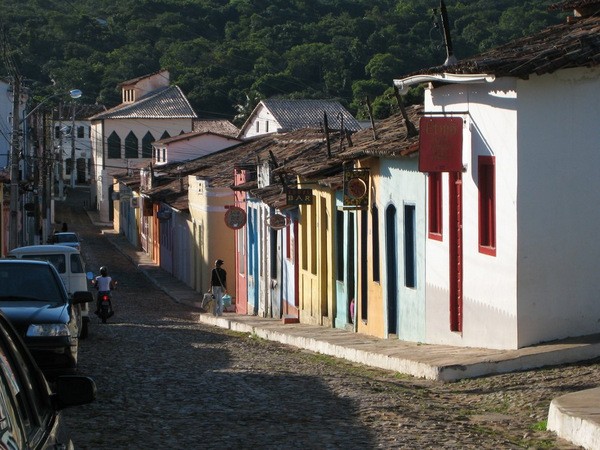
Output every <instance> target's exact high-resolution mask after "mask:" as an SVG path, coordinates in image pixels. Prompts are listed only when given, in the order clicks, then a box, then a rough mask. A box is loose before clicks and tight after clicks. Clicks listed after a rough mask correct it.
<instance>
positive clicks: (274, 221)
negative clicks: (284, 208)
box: [267, 214, 289, 230]
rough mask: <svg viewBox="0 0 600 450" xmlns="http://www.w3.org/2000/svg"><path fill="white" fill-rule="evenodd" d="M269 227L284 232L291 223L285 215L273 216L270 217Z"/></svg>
mask: <svg viewBox="0 0 600 450" xmlns="http://www.w3.org/2000/svg"><path fill="white" fill-rule="evenodd" d="M267 223H268V224H269V227H271V228H272V229H274V230H282V229H284V228H285V227H287V226H288V224H289V221H288V218H287V217H286V216H284V215H283V214H273V215H272V216H270V217H269V219H268V222H267Z"/></svg>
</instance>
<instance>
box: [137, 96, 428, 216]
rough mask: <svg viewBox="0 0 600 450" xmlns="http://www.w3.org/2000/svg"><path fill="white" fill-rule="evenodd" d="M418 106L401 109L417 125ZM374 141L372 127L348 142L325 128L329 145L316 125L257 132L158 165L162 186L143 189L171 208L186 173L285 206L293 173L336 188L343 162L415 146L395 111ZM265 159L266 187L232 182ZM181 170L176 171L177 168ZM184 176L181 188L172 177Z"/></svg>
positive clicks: (182, 196) (179, 198)
mask: <svg viewBox="0 0 600 450" xmlns="http://www.w3.org/2000/svg"><path fill="white" fill-rule="evenodd" d="M421 111H422V107H421V106H413V107H409V108H407V113H408V115H409V118H410V119H411V122H413V123H414V124H415V126H417V127H418V116H419V114H420V112H421ZM376 131H377V134H378V139H377V140H374V139H373V131H372V130H370V129H369V130H362V131H359V132H357V133H354V134H353V135H352V137H351V140H352V143H353V146H352V147H350V146H349V142H348V140H347V139H346V138H343V139H342V134H341V133H339V132H331V133H330V136H329V149H328V146H327V139H326V136H325V134H324V132H323V130H321V129H309V128H304V129H300V130H295V131H291V132H289V133H276V134H269V135H263V136H259V137H257V138H255V139H253V140H248V141H245V142H243V143H241V144H238V145H236V146H234V147H230V148H227V149H225V150H221V151H219V152H215V153H212V154H210V155H207V156H203V157H200V158H197V159H194V160H191V161H188V162H185V163H181V162H180V163H172V164H166V165H165V166H161V167H160V169H159V170H160V174H161V176H160V178H159V180H160V179H162V180H164V181H165V184H164V185H162V186H157V187H155V188H154V189H152V190H150V191H148V192H144V194H146V195H149V196H151V197H152V198H153V199H155V200H160V201H165V202H167V203H169V204H172V205H173V206H175V205H179V206H175V207H177V209H182V208H183V206H182V202H183V203H185V201H187V175H191V174H193V175H196V176H199V177H203V178H206V179H208V180H209V184H210V185H211V186H213V187H231V188H232V189H236V190H240V191H249V192H250V194H251V195H252V196H254V197H256V198H259V199H261V200H262V201H264V202H265V203H266V204H268V205H269V206H271V207H274V208H278V209H284V208H285V191H284V183H285V184H286V186H288V187H294V186H295V185H296V181H297V177H302V179H304V180H307V181H314V182H316V183H318V184H319V185H321V186H327V187H330V188H332V189H339V188H341V186H342V184H343V170H344V163H345V162H347V161H349V160H353V159H356V158H360V157H364V156H387V157H404V156H409V155H411V154H412V153H414V152H416V151H417V150H418V136H413V137H410V138H407V128H406V124H405V122H404V119H403V118H402V115H400V114H397V115H394V116H392V117H390V118H388V119H385V120H382V121H380V122H378V123H377V124H376ZM265 161H269V163H270V164H271V165H272V166H273V173H272V176H273V179H272V180H271V181H272V182H271V184H270V185H269V186H266V187H262V188H258V184H257V181H256V180H252V181H249V182H247V183H244V184H243V185H238V186H235V187H234V186H233V178H234V173H233V171H234V169H235V168H239V167H250V168H251V169H254V168H256V166H257V164H259V163H261V162H265ZM179 169H181V171H180V170H179ZM180 173H181V176H182V177H183V178H184V180H186V181H184V192H182V191H181V185H180V183H179V181H178V177H179V175H180Z"/></svg>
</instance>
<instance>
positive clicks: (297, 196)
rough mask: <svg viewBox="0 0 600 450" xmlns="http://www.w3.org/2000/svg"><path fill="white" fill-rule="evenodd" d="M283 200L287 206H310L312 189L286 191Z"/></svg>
mask: <svg viewBox="0 0 600 450" xmlns="http://www.w3.org/2000/svg"><path fill="white" fill-rule="evenodd" d="M285 200H286V201H285V204H286V205H287V206H297V205H312V202H313V193H312V189H287V190H286V191H285Z"/></svg>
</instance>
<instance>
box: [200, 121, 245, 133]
mask: <svg viewBox="0 0 600 450" xmlns="http://www.w3.org/2000/svg"><path fill="white" fill-rule="evenodd" d="M192 129H193V130H194V131H204V132H206V131H210V132H213V133H216V134H221V135H223V136H231V137H237V135H238V133H239V132H240V130H239V128H238V127H236V126H235V125H234V124H232V123H231V122H230V121H229V120H225V119H196V120H194V124H193V126H192Z"/></svg>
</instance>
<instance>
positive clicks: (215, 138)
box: [157, 133, 241, 165]
mask: <svg viewBox="0 0 600 450" xmlns="http://www.w3.org/2000/svg"><path fill="white" fill-rule="evenodd" d="M240 142H241V141H240V140H239V139H234V138H230V137H227V136H222V135H219V134H214V133H204V134H201V135H196V136H192V137H189V138H185V139H180V140H177V141H174V142H170V143H168V144H163V145H160V146H157V147H158V148H159V149H161V151H162V149H163V148H164V149H166V157H167V161H166V163H172V162H177V161H188V160H191V159H195V158H199V157H201V156H206V155H209V154H211V153H214V152H216V151H219V150H223V149H225V148H227V147H231V146H232V145H235V144H238V143H240ZM164 163H165V162H164V161H162V160H161V164H164ZM157 165H158V164H157Z"/></svg>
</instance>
